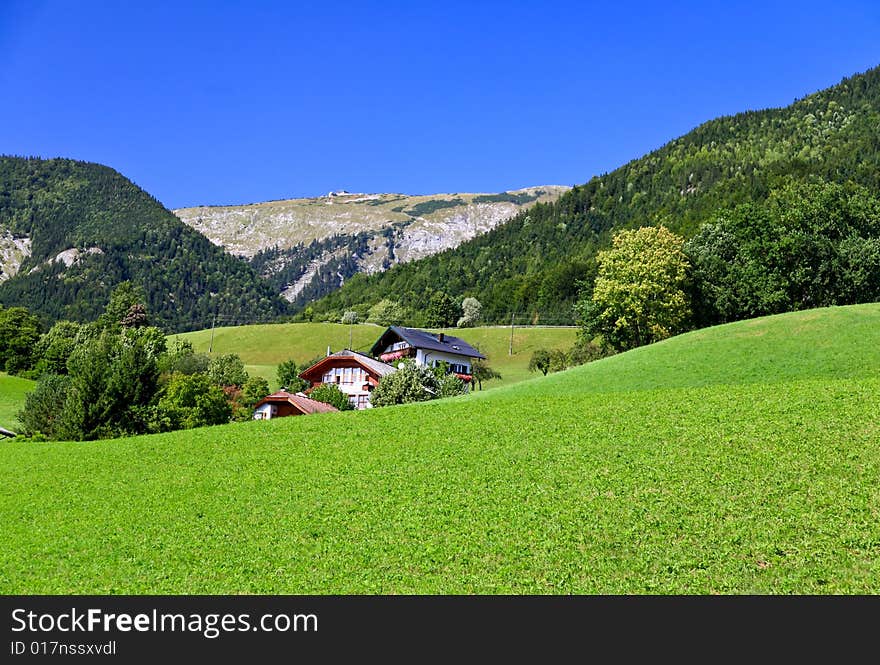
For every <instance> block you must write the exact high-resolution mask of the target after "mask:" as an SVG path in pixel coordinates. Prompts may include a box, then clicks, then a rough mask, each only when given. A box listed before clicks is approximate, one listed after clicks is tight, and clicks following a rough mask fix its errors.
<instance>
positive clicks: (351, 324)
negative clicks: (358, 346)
mask: <svg viewBox="0 0 880 665" xmlns="http://www.w3.org/2000/svg"><path fill="white" fill-rule="evenodd" d="M352 328H354V323H349V324H348V350H349V351H351V348H352V347H351V329H352Z"/></svg>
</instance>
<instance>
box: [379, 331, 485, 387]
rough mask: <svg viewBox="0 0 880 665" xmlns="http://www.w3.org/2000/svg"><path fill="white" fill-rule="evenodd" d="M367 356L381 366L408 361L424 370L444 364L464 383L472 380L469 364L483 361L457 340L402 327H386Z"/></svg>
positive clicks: (481, 355)
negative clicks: (372, 357)
mask: <svg viewBox="0 0 880 665" xmlns="http://www.w3.org/2000/svg"><path fill="white" fill-rule="evenodd" d="M370 352H371V353H372V354H373V355H374V356H376V357H377V358H379V359H380V360H382V361H384V362H394V361H395V360H398V359H400V358H412V359H413V360H415V363H416V365H423V366H426V367H436V366H437V365H439V364H440V363H442V362H446V363H448V364H449V369H450V371H452V372H454V373H455V375H456V376H457V377H458V378H459V379H461V380H462V381H466V382H468V383H470V382H471V380H472V379H473V361H474V360H477V359H485V358H486V356H484V355H483V354H482V353H480V352H479V351H477V350H476V349H475V348H474V347H472V346H471V345H470V344H468V343H467V342H465V341H464V340H462V339H459V338H458V337H453V336H452V335H447V334H445V333H442V332H441V333H430V332H428V331H426V330H418V329H417V328H404V327H402V326H391V327H389V328H388V329H387V330H386V331H385V332H384V333H382V336H381V337H380V338H379V340H378V341H377V342H376V343H375V344H374V345H373V348H372V349H371V351H370Z"/></svg>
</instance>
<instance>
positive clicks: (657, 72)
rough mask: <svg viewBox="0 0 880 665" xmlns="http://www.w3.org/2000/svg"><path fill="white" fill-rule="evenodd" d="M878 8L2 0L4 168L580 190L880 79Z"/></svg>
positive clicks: (181, 199)
mask: <svg viewBox="0 0 880 665" xmlns="http://www.w3.org/2000/svg"><path fill="white" fill-rule="evenodd" d="M878 37H880V3H877V2H876V1H874V2H868V1H866V2H833V3H829V2H812V1H809V0H807V1H803V2H787V3H777V2H772V1H763V2H711V1H705V2H693V1H691V2H681V3H678V2H663V3H659V2H658V3H628V4H623V3H609V2H603V3H588V2H540V3H538V2H531V3H525V2H503V3H502V2H498V3H495V2H481V3H471V2H462V3H457V2H454V1H452V0H447V1H446V2H442V3H440V2H437V3H421V2H417V3H414V2H400V3H397V2H377V3H366V2H364V3H336V4H331V3H296V2H256V1H255V2H247V3H245V2H241V3H235V2H225V3H220V2H205V3H195V2H191V3H187V2H182V1H181V2H168V3H165V2H154V1H152V0H151V1H149V2H142V3H140V5H137V4H136V3H134V2H131V3H129V2H89V1H87V0H82V1H77V2H74V1H73V0H70V1H68V2H60V1H57V2H41V1H39V0H25V1H19V0H0V89H2V91H3V94H2V97H0V153H5V154H18V155H39V156H45V157H51V156H65V157H74V158H77V159H85V160H89V161H96V162H101V163H104V164H108V165H110V166H112V167H114V168H116V169H118V170H119V171H121V172H122V173H123V174H125V175H126V176H128V177H130V178H131V179H132V180H134V181H135V182H137V183H138V184H139V185H140V186H142V187H144V188H145V189H146V190H147V191H149V192H150V193H151V194H153V195H154V196H156V197H157V198H158V199H159V200H160V201H162V202H163V203H164V204H166V205H167V206H169V207H181V206H186V205H200V204H224V203H247V202H253V201H262V200H269V199H279V198H288V197H294V196H317V195H322V194H325V193H326V192H328V191H330V190H335V189H347V190H349V191H358V192H362V191H364V192H405V193H413V194H416V193H436V192H466V191H482V192H495V191H502V190H505V189H515V188H519V187H526V186H530V185H540V184H566V185H570V184H575V183H581V182H586V181H587V180H588V179H589V178H590V177H592V176H593V175H596V174H600V173H603V172H606V171H610V170H613V169H614V168H616V167H617V166H619V165H621V164H623V163H624V162H626V161H628V160H630V159H632V158H634V157H638V156H640V155H642V154H644V153H646V152H648V151H650V150H652V149H654V148H656V147H659V146H660V145H662V144H663V143H665V142H666V141H668V140H670V139H672V138H674V137H676V136H679V135H681V134H683V133H685V132H687V131H688V130H689V129H691V128H692V127H694V126H696V125H698V124H700V123H701V122H704V121H705V120H709V119H711V118H713V117H716V116H719V115H723V114H730V113H736V112H738V111H744V110H748V109H758V108H766V107H769V106H782V105H786V104H789V103H791V102H792V101H793V100H794V99H795V98H800V97H803V96H804V95H806V94H809V93H811V92H815V91H816V90H819V89H821V88H824V87H827V86H830V85H833V84H835V83H837V82H838V81H840V79H841V78H843V77H844V76H848V75H850V74H854V73H857V72H861V71H864V70H866V69H869V68H871V67H873V66H876V65H878V64H880V39H878Z"/></svg>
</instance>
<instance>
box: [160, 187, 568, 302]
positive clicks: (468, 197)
mask: <svg viewBox="0 0 880 665" xmlns="http://www.w3.org/2000/svg"><path fill="white" fill-rule="evenodd" d="M568 189H569V188H568V187H560V186H551V185H548V186H544V187H529V188H526V189H519V190H515V191H510V192H502V193H500V194H459V193H456V194H434V195H428V196H409V195H404V194H352V193H349V192H330V193H329V194H328V195H327V196H324V197H320V198H307V199H289V200H282V201H267V202H265V203H256V204H250V205H240V206H199V207H195V208H181V209H179V210H175V211H174V214H176V215H177V216H178V217H179V218H180V219H181V220H183V221H184V222H185V223H186V224H188V225H189V226H191V227H192V228H194V229H196V230H197V231H199V232H201V233H203V234H205V235H206V236H207V237H208V238H209V239H210V240H211V242H213V243H215V244H217V245H219V246H221V247H224V248H226V249H227V250H228V251H230V252H231V253H233V254H235V255H237V256H242V257H247V258H250V259H251V261H252V264H253V265H254V267H255V268H256V269H257V270H258V271H259V272H260V273H261V274H262V275H263V276H264V277H265V278H267V279H268V280H270V281H271V282H272V284H273V285H274V286H275V288H276V289H277V290H278V291H279V292H281V293H282V294H283V295H284V297H285V298H287V300H289V301H290V302H293V303H297V304H299V303H304V302H308V301H309V300H313V299H315V298H317V297H320V296H322V295H325V294H326V293H329V292H330V291H333V290H335V289H337V288H339V286H340V285H341V283H342V282H344V281H345V280H346V279H348V278H350V277H352V276H353V275H355V274H357V273H366V274H372V273H375V272H379V271H381V270H385V269H386V268H388V267H390V266H392V265H396V264H398V263H406V262H409V261H413V260H415V259H419V258H422V257H425V256H430V255H431V254H436V253H437V252H440V251H443V250H445V249H450V248H452V247H456V246H458V245H460V244H461V243H462V242H464V241H465V240H469V239H470V238H474V237H476V236H477V235H479V234H481V233H485V232H486V231H489V230H491V229H493V228H495V227H496V226H498V225H499V224H500V223H502V222H503V221H505V220H507V219H509V218H510V217H513V216H514V215H515V214H516V213H517V212H519V211H521V210H527V209H529V208H531V207H532V206H533V205H535V204H536V203H547V202H550V201H555V200H556V199H558V198H559V196H561V195H562V194H563V193H564V192H566V191H568Z"/></svg>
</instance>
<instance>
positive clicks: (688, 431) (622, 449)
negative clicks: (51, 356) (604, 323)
mask: <svg viewBox="0 0 880 665" xmlns="http://www.w3.org/2000/svg"><path fill="white" fill-rule="evenodd" d="M878 330H880V304H871V305H861V306H852V307H841V308H831V309H824V310H810V311H804V312H797V313H792V314H783V315H777V316H773V317H766V318H762V319H755V320H749V321H742V322H738V323H732V324H727V325H724V326H719V327H715V328H711V329H704V330H699V331H696V332H692V333H688V334H684V335H681V336H679V337H675V338H671V339H668V340H665V341H663V342H660V343H657V344H655V345H651V346H647V347H642V348H639V349H637V350H635V351H631V352H628V353H624V354H620V355H618V356H614V357H611V358H607V359H604V360H601V361H598V362H595V363H592V364H589V365H586V366H582V367H579V368H575V369H573V370H569V371H567V372H563V373H559V374H556V375H551V376H549V377H546V378H539V379H535V380H532V381H526V382H522V383H519V384H517V385H511V386H506V387H502V388H499V389H497V390H491V391H485V392H482V393H477V394H472V395H469V396H465V397H461V398H453V399H449V400H441V401H437V402H428V403H423V404H416V405H409V406H403V407H394V408H385V409H375V410H372V411H369V412H349V413H334V414H326V415H321V416H310V417H300V418H286V419H279V420H273V421H268V422H250V423H240V424H233V425H228V426H221V427H214V428H205V429H200V430H192V431H187V432H175V433H170V434H165V435H154V436H144V437H136V438H129V439H119V440H113V441H95V442H80V443H75V444H68V443H54V444H33V443H30V444H19V443H9V444H6V445H0V457H2V463H0V488H2V491H0V521H2V523H3V524H4V530H5V534H4V540H3V544H2V546H0V592H2V593H7V594H10V593H13V594H14V593H151V594H155V593H172V594H179V593H295V594H300V593H322V594H323V593H542V594H567V593H625V594H629V593H636V594H639V593H701V594H708V593H797V594H806V593H821V594H834V593H848V594H853V593H864V594H872V593H877V592H878V591H880V583H878V580H880V558H878V556H877V554H878V543H880V527H878V520H877V511H878V507H880V504H878V500H880V429H878V428H880V420H878V415H877V414H878V413H880V344H878V343H877V342H878Z"/></svg>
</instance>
